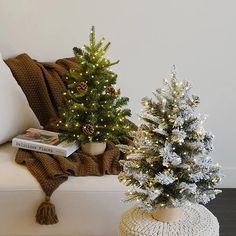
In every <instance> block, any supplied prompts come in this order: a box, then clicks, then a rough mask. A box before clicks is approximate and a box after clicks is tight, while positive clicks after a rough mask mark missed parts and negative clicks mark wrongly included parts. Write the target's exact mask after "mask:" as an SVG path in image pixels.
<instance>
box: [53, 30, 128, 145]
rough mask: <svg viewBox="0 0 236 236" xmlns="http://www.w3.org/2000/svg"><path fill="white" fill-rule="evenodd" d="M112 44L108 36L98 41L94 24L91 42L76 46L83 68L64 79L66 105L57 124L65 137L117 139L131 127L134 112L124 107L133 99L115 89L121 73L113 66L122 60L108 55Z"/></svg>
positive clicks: (76, 53) (69, 73) (94, 139)
mask: <svg viewBox="0 0 236 236" xmlns="http://www.w3.org/2000/svg"><path fill="white" fill-rule="evenodd" d="M109 46H110V42H109V43H107V44H105V45H104V38H102V39H101V40H100V41H98V42H96V41H95V28H94V26H93V27H92V29H91V32H90V45H84V47H83V48H77V47H75V48H74V49H73V51H74V55H75V60H76V62H77V63H78V65H79V68H80V69H79V70H70V71H69V72H68V73H67V74H66V76H65V78H64V81H65V84H66V88H67V90H66V91H64V93H63V95H64V97H65V99H66V105H65V107H64V108H62V109H61V111H60V120H59V122H58V123H57V128H58V129H59V130H60V131H61V132H62V134H61V138H62V139H68V140H77V141H78V142H79V143H86V142H104V141H108V140H110V141H117V140H118V139H119V138H121V137H122V136H124V135H125V134H126V133H127V131H128V130H129V129H130V124H129V122H128V120H127V119H126V117H127V116H130V115H131V112H130V109H126V108H123V106H124V105H126V104H127V103H128V101H129V99H128V98H127V97H120V90H119V89H116V88H114V85H115V84H116V80H117V74H116V73H114V72H113V71H112V70H111V69H110V68H111V67H112V66H113V65H115V64H117V63H118V62H119V61H116V62H111V61H110V60H108V59H106V58H105V56H104V55H105V53H106V52H107V50H108V48H109Z"/></svg>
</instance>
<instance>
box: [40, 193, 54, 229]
mask: <svg viewBox="0 0 236 236" xmlns="http://www.w3.org/2000/svg"><path fill="white" fill-rule="evenodd" d="M36 221H37V222H38V223H39V224H41V225H52V224H56V223H57V222H58V218H57V214H56V209H55V206H54V205H53V204H52V203H51V202H50V197H49V196H46V197H45V201H44V202H42V203H41V205H40V206H39V208H38V210H37V213H36Z"/></svg>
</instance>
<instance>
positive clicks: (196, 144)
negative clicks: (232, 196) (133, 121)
mask: <svg viewBox="0 0 236 236" xmlns="http://www.w3.org/2000/svg"><path fill="white" fill-rule="evenodd" d="M190 87H191V86H190V84H189V82H187V81H185V80H181V81H179V80H177V78H176V73H175V71H174V70H173V71H172V75H171V78H170V80H169V81H167V80H165V81H164V83H163V87H162V89H157V90H156V91H155V92H154V96H155V100H153V99H150V98H147V97H146V98H144V99H143V100H142V104H143V106H144V111H143V112H142V115H140V119H141V120H142V121H143V123H142V124H141V125H140V127H139V129H138V131H137V132H135V133H134V135H133V137H134V144H135V148H134V149H130V148H129V147H128V146H127V147H125V146H124V145H122V146H121V150H125V151H126V153H127V160H122V161H121V165H122V166H123V171H122V172H121V173H120V174H119V176H118V177H119V180H120V181H121V182H123V179H125V180H126V182H125V184H126V185H128V186H131V187H132V186H134V185H137V187H136V189H135V191H134V192H133V193H132V197H130V195H129V194H127V200H133V199H139V200H140V201H139V204H140V206H141V207H144V208H145V209H148V210H154V209H156V208H157V207H181V206H184V205H188V204H189V203H203V204H205V203H207V202H209V201H210V200H212V199H214V198H215V195H216V194H218V193H219V192H220V191H218V190H215V189H214V187H215V186H216V184H218V183H219V181H220V179H221V178H222V174H221V173H220V166H219V165H217V164H216V165H214V164H213V160H212V158H211V157H210V155H209V154H210V152H211V151H212V148H213V146H212V141H213V135H212V134H211V133H209V132H207V131H205V130H204V129H203V127H202V124H201V119H200V118H199V116H198V115H197V114H196V113H195V111H196V108H197V106H198V104H199V97H198V96H194V95H191V94H190ZM183 93H184V96H182V94H183ZM153 108H154V109H153ZM166 117H168V119H167V118H166ZM199 132H200V133H199ZM196 134H201V135H196ZM137 165H139V168H137V167H136V166H137ZM156 191H157V192H156Z"/></svg>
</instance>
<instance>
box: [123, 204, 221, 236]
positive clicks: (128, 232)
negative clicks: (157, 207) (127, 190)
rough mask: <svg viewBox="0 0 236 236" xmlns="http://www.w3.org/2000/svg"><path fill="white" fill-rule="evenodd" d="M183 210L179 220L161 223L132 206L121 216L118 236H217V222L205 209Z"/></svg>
mask: <svg viewBox="0 0 236 236" xmlns="http://www.w3.org/2000/svg"><path fill="white" fill-rule="evenodd" d="M183 209H184V217H183V218H182V219H181V220H179V221H176V222H171V223H163V222H160V221H157V220H155V219H154V218H153V217H152V216H151V214H150V213H149V212H147V211H145V210H144V209H142V208H140V207H138V206H134V207H132V208H130V209H128V210H127V211H126V212H125V213H124V214H123V215H122V216H121V219H120V227H119V236H154V235H155V236H159V235H160V236H219V223H218V220H217V218H216V217H215V216H214V215H213V214H212V213H211V212H210V211H209V210H207V208H206V207H204V206H202V205H199V204H193V205H191V206H186V207H184V208H183Z"/></svg>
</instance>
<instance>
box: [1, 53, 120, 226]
mask: <svg viewBox="0 0 236 236" xmlns="http://www.w3.org/2000/svg"><path fill="white" fill-rule="evenodd" d="M5 62H6V63H7V65H8V66H9V67H10V69H11V71H12V73H13V75H14V77H15V79H16V80H17V82H18V84H19V85H20V86H21V88H22V89H23V91H24V93H25V94H26V96H27V99H28V101H29V104H30V106H31V108H32V109H33V111H34V113H35V114H36V116H37V117H38V119H39V121H40V123H41V125H43V126H44V127H45V126H47V125H48V124H49V123H50V121H51V120H55V119H57V118H58V108H59V107H60V106H63V100H62V96H61V93H62V90H64V89H65V86H64V84H63V82H62V79H61V76H62V74H64V73H65V72H66V71H67V70H68V69H69V68H73V69H78V70H79V68H78V65H77V64H76V63H75V62H74V61H73V58H72V59H60V60H58V61H56V62H55V63H40V62H37V61H35V60H32V59H31V58H30V57H29V56H28V55H27V54H21V55H19V56H17V57H16V58H14V59H8V60H6V61H5ZM119 158H120V152H119V150H118V148H117V147H116V146H115V145H114V144H113V143H107V148H106V151H105V152H104V154H102V155H100V156H89V155H86V154H84V153H82V152H81V151H78V152H76V153H74V154H72V155H71V156H70V157H69V158H65V157H61V156H54V155H48V154H44V153H39V152H33V151H27V150H23V149H19V150H18V152H17V155H16V162H17V163H18V164H21V165H25V166H26V167H27V168H28V170H29V171H30V172H31V174H32V175H33V176H34V177H35V178H36V179H37V181H38V182H39V183H40V185H41V187H42V190H43V191H44V193H45V195H46V198H45V201H44V202H43V203H42V204H41V205H40V206H39V209H38V211H37V214H36V221H37V222H38V223H39V224H55V223H57V222H58V218H57V215H56V212H55V207H54V205H53V204H52V203H51V202H50V197H51V195H52V193H53V192H54V191H55V190H56V189H57V187H58V186H59V185H60V184H62V183H63V182H65V181H66V180H67V179H68V176H86V175H94V176H100V175H104V174H118V173H119V170H120V166H119Z"/></svg>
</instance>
